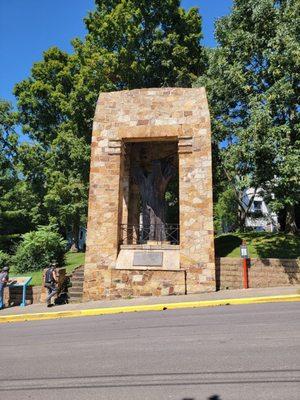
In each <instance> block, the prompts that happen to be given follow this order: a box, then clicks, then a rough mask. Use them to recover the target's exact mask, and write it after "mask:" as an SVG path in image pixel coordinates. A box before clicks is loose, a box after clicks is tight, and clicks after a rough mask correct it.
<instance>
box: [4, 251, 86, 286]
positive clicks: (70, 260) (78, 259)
mask: <svg viewBox="0 0 300 400" xmlns="http://www.w3.org/2000/svg"><path fill="white" fill-rule="evenodd" d="M84 256H85V253H67V254H66V270H67V274H70V273H71V272H72V271H73V270H74V269H75V268H76V267H78V266H79V265H82V264H84ZM9 274H10V275H11V276H32V280H31V282H30V285H32V286H41V285H42V280H43V273H42V271H31V272H27V273H25V274H18V273H17V272H14V268H13V267H12V268H11V270H10V273H9Z"/></svg>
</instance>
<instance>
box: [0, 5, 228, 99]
mask: <svg viewBox="0 0 300 400" xmlns="http://www.w3.org/2000/svg"><path fill="white" fill-rule="evenodd" d="M181 5H182V6H183V7H184V8H190V7H192V6H196V7H199V10H200V14H201V15H202V18H203V34H204V40H203V43H204V44H205V45H207V46H215V41H214V36H213V31H214V21H215V20H216V19H217V18H219V17H221V16H223V15H226V14H228V12H229V11H230V7H231V6H232V0H183V1H182V2H181ZM93 9H94V0H0V58H1V63H0V97H1V98H4V99H6V100H9V101H11V102H13V103H14V102H15V101H14V96H13V94H12V91H13V87H14V85H15V84H16V83H17V82H19V81H20V80H22V79H25V78H27V77H28V76H29V74H30V68H31V66H32V64H33V63H34V62H36V61H39V60H41V59H42V53H43V51H44V50H46V49H47V48H49V47H51V46H58V47H60V48H61V49H63V50H65V51H71V50H72V47H71V45H70V41H71V39H72V38H74V37H83V36H84V35H85V27H84V23H83V18H84V17H85V16H86V15H87V13H88V12H89V11H92V10H93Z"/></svg>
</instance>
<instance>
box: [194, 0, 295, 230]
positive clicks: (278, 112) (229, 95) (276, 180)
mask: <svg viewBox="0 0 300 400" xmlns="http://www.w3.org/2000/svg"><path fill="white" fill-rule="evenodd" d="M216 38H217V40H218V43H219V46H218V47H217V49H216V50H214V51H211V52H210V63H209V65H210V66H209V70H208V72H207V75H206V77H205V78H204V79H200V80H199V82H198V84H205V85H206V86H207V88H208V93H209V97H210V104H211V109H212V120H213V131H214V135H215V136H214V139H215V141H216V142H218V143H219V144H220V143H221V145H219V148H218V157H219V160H220V164H221V168H222V171H223V176H225V177H226V179H227V180H228V181H229V182H231V183H232V185H233V187H234V188H235V190H236V193H237V196H236V199H237V201H239V200H238V197H239V195H240V193H241V192H242V191H243V190H244V189H245V188H246V187H247V186H248V187H249V186H251V187H254V188H256V189H259V188H262V189H263V190H264V193H266V194H267V197H268V198H269V202H270V205H271V207H272V208H273V210H275V211H277V212H280V210H285V212H286V230H287V231H289V232H295V231H296V224H295V217H294V216H295V207H296V206H297V204H298V203H299V197H300V180H299V176H300V114H299V109H300V108H299V107H300V104H299V102H300V100H299V99H300V96H299V94H300V86H299V81H300V46H299V44H300V43H299V41H300V2H299V0H235V1H234V5H233V9H232V12H231V14H230V15H228V16H226V17H224V18H221V19H220V20H219V21H218V22H217V24H216Z"/></svg>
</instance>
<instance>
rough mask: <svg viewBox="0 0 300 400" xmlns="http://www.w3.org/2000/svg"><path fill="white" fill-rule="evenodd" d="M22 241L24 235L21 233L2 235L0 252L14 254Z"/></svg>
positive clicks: (0, 236) (0, 237)
mask: <svg viewBox="0 0 300 400" xmlns="http://www.w3.org/2000/svg"><path fill="white" fill-rule="evenodd" d="M21 239H22V235H21V234H20V233H15V234H12V235H0V251H1V250H2V251H4V252H5V253H8V254H13V253H14V252H15V250H16V247H17V245H18V243H19V242H20V241H21Z"/></svg>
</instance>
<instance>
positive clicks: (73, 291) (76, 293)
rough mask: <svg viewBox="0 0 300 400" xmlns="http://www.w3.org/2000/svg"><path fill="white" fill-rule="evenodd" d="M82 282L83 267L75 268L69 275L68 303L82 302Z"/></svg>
mask: <svg viewBox="0 0 300 400" xmlns="http://www.w3.org/2000/svg"><path fill="white" fill-rule="evenodd" d="M83 282H84V266H83V265H81V266H79V267H78V268H76V269H75V270H74V271H73V273H72V275H71V283H72V286H71V287H70V288H69V302H70V303H79V302H80V301H81V300H82V294H83Z"/></svg>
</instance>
